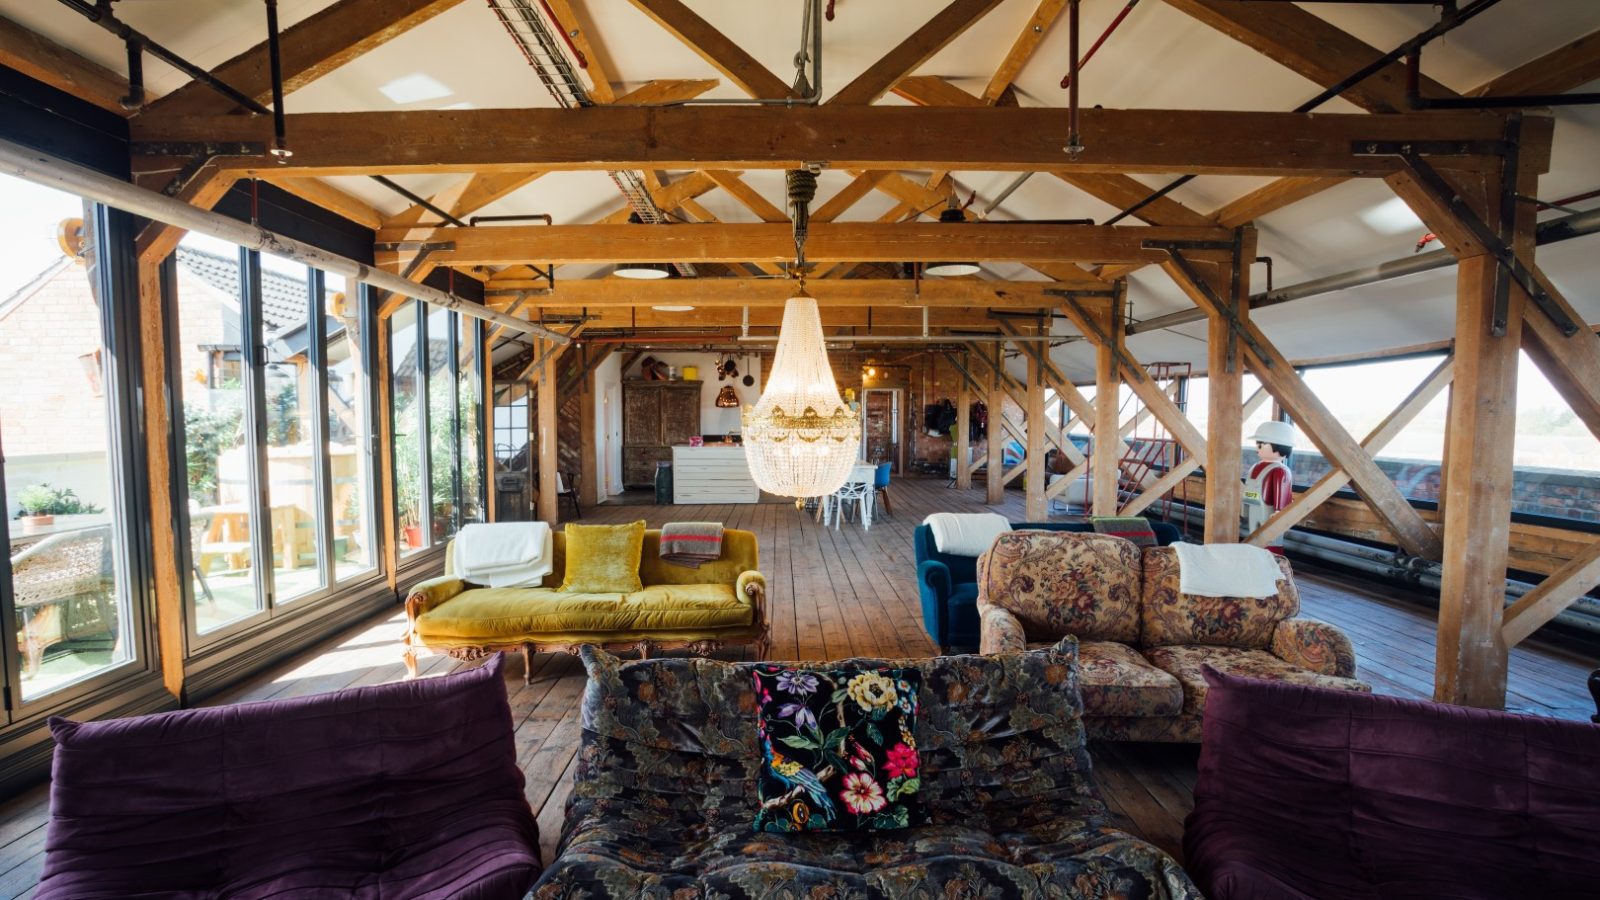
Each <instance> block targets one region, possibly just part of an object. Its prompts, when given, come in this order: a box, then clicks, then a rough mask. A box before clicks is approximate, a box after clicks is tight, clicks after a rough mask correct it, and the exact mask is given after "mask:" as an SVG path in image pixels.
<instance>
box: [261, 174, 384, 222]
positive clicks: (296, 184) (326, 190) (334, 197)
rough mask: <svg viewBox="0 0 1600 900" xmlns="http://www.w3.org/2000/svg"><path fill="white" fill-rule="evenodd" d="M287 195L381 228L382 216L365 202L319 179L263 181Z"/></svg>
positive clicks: (352, 219)
mask: <svg viewBox="0 0 1600 900" xmlns="http://www.w3.org/2000/svg"><path fill="white" fill-rule="evenodd" d="M265 180H266V181H267V182H269V183H271V184H275V185H277V186H278V187H280V188H283V189H284V190H286V191H288V192H289V193H291V194H293V195H295V196H296V197H299V198H300V199H301V200H305V201H307V202H308V203H313V204H316V205H317V206H320V207H322V208H323V209H326V210H328V211H330V212H335V213H338V214H339V215H341V216H344V217H345V218H346V219H349V220H350V221H352V222H354V223H356V224H357V225H364V226H366V227H367V228H371V229H372V230H374V231H376V230H378V229H379V228H381V227H383V216H382V215H380V214H379V212H378V211H377V210H375V209H373V208H372V206H371V205H370V204H368V203H367V201H365V200H362V199H361V198H360V197H357V196H355V195H354V194H351V193H349V192H347V191H342V190H340V189H339V188H336V187H334V186H333V185H331V184H329V183H328V182H326V181H323V180H322V179H321V178H268V179H265Z"/></svg>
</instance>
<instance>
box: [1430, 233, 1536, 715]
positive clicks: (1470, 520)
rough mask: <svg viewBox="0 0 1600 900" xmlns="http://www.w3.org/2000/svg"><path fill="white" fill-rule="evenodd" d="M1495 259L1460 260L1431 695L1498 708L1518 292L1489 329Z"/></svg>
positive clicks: (1518, 329) (1503, 647)
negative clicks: (1499, 325) (1501, 329)
mask: <svg viewBox="0 0 1600 900" xmlns="http://www.w3.org/2000/svg"><path fill="white" fill-rule="evenodd" d="M1495 269H1496V263H1495V260H1494V258H1493V257H1492V256H1488V255H1478V256H1472V257H1468V258H1466V259H1463V260H1461V265H1460V268H1459V269H1458V270H1457V274H1456V382H1455V383H1456V385H1457V386H1458V387H1459V388H1460V390H1459V391H1458V392H1457V393H1456V395H1455V398H1454V402H1453V403H1452V404H1451V408H1450V423H1449V440H1450V443H1449V448H1448V450H1447V451H1446V452H1447V454H1448V456H1449V464H1450V472H1449V475H1448V478H1447V484H1448V492H1449V493H1448V498H1447V502H1446V503H1445V520H1444V548H1445V549H1444V559H1443V562H1444V572H1443V575H1442V577H1441V581H1442V584H1441V585H1440V588H1439V637H1438V650H1437V656H1436V658H1435V668H1434V684H1433V698H1434V699H1435V700H1437V701H1439V702H1441V703H1457V704H1461V705H1464V706H1481V707H1485V708H1493V709H1498V708H1500V707H1501V706H1503V705H1504V704H1505V696H1506V663H1507V647H1506V643H1505V640H1504V638H1503V637H1502V635H1501V624H1502V616H1503V613H1504V610H1505V593H1506V557H1507V555H1508V553H1507V551H1508V548H1509V545H1510V536H1511V535H1510V531H1511V473H1512V451H1513V447H1514V442H1515V435H1516V424H1517V423H1516V413H1517V349H1518V346H1519V344H1520V342H1521V337H1522V334H1521V333H1522V315H1521V313H1522V309H1521V307H1522V301H1523V298H1522V297H1520V296H1518V294H1517V292H1515V291H1513V292H1511V294H1512V296H1511V304H1512V307H1511V316H1510V320H1509V321H1508V322H1507V324H1506V333H1505V335H1503V336H1501V337H1495V336H1493V335H1491V334H1490V333H1489V327H1490V319H1491V318H1492V316H1493V310H1494V294H1495V274H1496V273H1495Z"/></svg>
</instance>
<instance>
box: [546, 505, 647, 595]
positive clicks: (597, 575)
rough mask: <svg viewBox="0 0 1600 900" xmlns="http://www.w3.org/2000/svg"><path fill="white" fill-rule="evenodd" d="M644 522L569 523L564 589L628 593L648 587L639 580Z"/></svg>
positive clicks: (586, 591)
mask: <svg viewBox="0 0 1600 900" xmlns="http://www.w3.org/2000/svg"><path fill="white" fill-rule="evenodd" d="M644 524H645V523H644V520H643V519H639V520H637V521H634V522H629V523H628V524H626V525H576V524H572V523H568V524H567V527H566V534H567V552H566V564H567V569H566V574H565V575H564V576H563V579H562V582H561V590H563V591H571V592H573V593H578V594H585V593H599V592H603V591H619V592H621V593H624V594H626V593H631V592H633V591H637V590H639V589H640V588H642V587H644V583H643V582H642V581H640V580H639V555H640V553H641V551H643V549H644V530H645V528H644ZM658 540H659V538H658ZM657 546H660V545H659V544H658V545H657Z"/></svg>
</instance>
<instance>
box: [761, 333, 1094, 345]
mask: <svg viewBox="0 0 1600 900" xmlns="http://www.w3.org/2000/svg"><path fill="white" fill-rule="evenodd" d="M739 340H740V341H745V342H748V343H752V344H776V343H777V342H778V336H777V335H775V334H763V335H757V334H752V335H750V336H748V337H740V338H739ZM823 340H824V341H827V342H828V343H830V344H832V343H843V344H879V343H883V344H949V343H952V342H964V343H965V342H970V343H980V344H1004V343H1008V342H1011V341H1018V342H1040V343H1052V342H1053V343H1054V344H1070V343H1073V342H1075V341H1081V340H1083V338H1082V337H1080V336H1078V335H1073V334H1069V335H1060V334H1055V335H1051V334H1019V335H1015V336H1013V335H1009V334H931V335H921V334H838V335H824V336H823Z"/></svg>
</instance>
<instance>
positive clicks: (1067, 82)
mask: <svg viewBox="0 0 1600 900" xmlns="http://www.w3.org/2000/svg"><path fill="white" fill-rule="evenodd" d="M1430 2H1431V0H1430ZM1073 5H1074V6H1076V5H1077V4H1073ZM1138 5H1139V0H1128V5H1127V6H1124V7H1123V8H1122V11H1121V12H1119V13H1117V17H1116V18H1114V19H1112V20H1111V24H1110V25H1107V26H1106V30H1105V31H1102V32H1101V33H1100V37H1098V38H1096V39H1095V42H1094V43H1093V44H1090V45H1089V52H1088V53H1085V54H1084V55H1083V59H1080V60H1078V61H1077V62H1078V65H1077V67H1076V69H1077V70H1081V69H1082V68H1083V67H1084V66H1086V65H1088V64H1089V60H1091V59H1093V58H1094V52H1095V51H1096V50H1099V49H1100V45H1101V44H1104V43H1105V42H1106V38H1108V37H1111V32H1113V31H1116V30H1117V26H1119V25H1121V24H1122V20H1123V19H1126V18H1127V17H1128V13H1131V12H1133V8H1134V7H1135V6H1138ZM1072 55H1073V56H1074V57H1076V56H1077V55H1078V54H1077V52H1076V51H1074V52H1073V54H1072ZM1077 80H1078V77H1077V71H1076V70H1075V71H1072V72H1068V73H1067V74H1065V75H1063V76H1061V88H1062V90H1066V89H1067V88H1069V87H1071V86H1072V83H1073V82H1075V81H1077Z"/></svg>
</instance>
